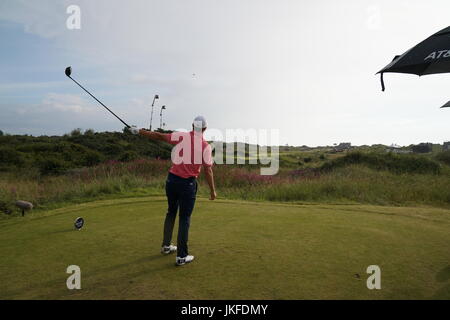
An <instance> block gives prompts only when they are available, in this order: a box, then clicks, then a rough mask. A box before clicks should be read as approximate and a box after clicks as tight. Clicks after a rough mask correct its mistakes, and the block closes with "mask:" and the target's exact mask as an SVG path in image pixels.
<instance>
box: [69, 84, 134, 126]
mask: <svg viewBox="0 0 450 320" xmlns="http://www.w3.org/2000/svg"><path fill="white" fill-rule="evenodd" d="M68 77H69V78H70V79H72V81H73V82H75V83H76V84H77V85H78V86H79V87H80V88H81V89H83V90H84V91H86V92H87V93H88V94H89V95H90V96H91V97H92V98H94V99H95V100H96V101H97V102H98V103H100V104H101V105H102V106H103V107H104V108H105V109H106V110H108V111H109V112H111V113H112V115H113V116H115V117H116V118H117V119H119V120H120V122H122V123H123V124H124V125H125V126H126V127H127V128H131V126H130V125H128V124H127V123H126V122H125V121H123V120H122V119H120V118H119V116H118V115H116V114H115V113H114V112H112V111H111V110H110V109H109V108H108V107H107V106H105V105H104V104H103V103H102V102H101V101H100V100H98V99H97V98H96V97H94V96H93V95H92V94H91V93H90V92H89V91H87V90H86V89H85V88H84V87H83V86H82V85H81V84H79V83H78V82H77V81H76V80H75V79H74V78H72V77H70V76H68Z"/></svg>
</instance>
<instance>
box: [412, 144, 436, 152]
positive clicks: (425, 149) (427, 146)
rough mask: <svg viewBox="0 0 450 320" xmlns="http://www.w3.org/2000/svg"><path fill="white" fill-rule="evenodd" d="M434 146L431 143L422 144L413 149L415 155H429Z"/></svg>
mask: <svg viewBox="0 0 450 320" xmlns="http://www.w3.org/2000/svg"><path fill="white" fill-rule="evenodd" d="M432 147H433V145H432V144H431V143H420V144H417V145H415V146H413V147H412V151H413V152H414V153H429V152H431V151H432V149H433V148H432Z"/></svg>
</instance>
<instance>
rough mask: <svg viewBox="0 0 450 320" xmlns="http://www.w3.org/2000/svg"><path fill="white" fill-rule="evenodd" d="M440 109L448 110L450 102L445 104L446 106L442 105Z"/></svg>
mask: <svg viewBox="0 0 450 320" xmlns="http://www.w3.org/2000/svg"><path fill="white" fill-rule="evenodd" d="M442 108H450V101H449V102H447V103H446V104H444V105H443V106H442V107H441V109H442Z"/></svg>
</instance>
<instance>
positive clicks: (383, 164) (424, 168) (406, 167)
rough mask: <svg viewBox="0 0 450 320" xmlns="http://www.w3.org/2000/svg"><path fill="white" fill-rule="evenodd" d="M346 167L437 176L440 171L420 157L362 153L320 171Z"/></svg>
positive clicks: (329, 164)
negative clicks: (357, 166) (363, 167)
mask: <svg viewBox="0 0 450 320" xmlns="http://www.w3.org/2000/svg"><path fill="white" fill-rule="evenodd" d="M348 165H365V166H367V167H369V168H372V169H375V170H388V171H390V172H393V173H419V174H427V173H428V174H439V172H440V169H441V167H440V165H439V163H437V162H436V161H433V160H430V159H428V158H425V157H421V156H416V155H407V154H402V155H397V154H393V153H362V152H352V153H349V154H347V155H345V156H343V157H340V158H337V159H334V160H331V161H329V162H326V163H325V164H324V165H322V167H321V169H322V170H324V171H330V170H333V169H335V168H341V167H345V166H348Z"/></svg>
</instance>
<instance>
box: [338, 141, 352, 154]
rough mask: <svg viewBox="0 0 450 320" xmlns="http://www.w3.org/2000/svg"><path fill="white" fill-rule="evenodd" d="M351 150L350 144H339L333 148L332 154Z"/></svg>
mask: <svg viewBox="0 0 450 320" xmlns="http://www.w3.org/2000/svg"><path fill="white" fill-rule="evenodd" d="M351 148H352V144H351V143H350V142H341V143H339V144H338V145H337V146H335V147H334V152H343V151H346V150H350V149H351Z"/></svg>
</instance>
